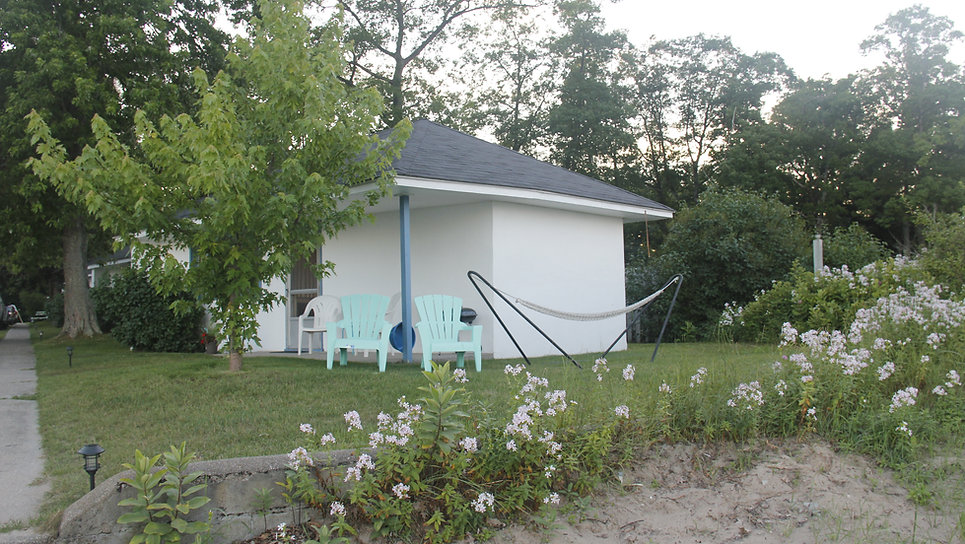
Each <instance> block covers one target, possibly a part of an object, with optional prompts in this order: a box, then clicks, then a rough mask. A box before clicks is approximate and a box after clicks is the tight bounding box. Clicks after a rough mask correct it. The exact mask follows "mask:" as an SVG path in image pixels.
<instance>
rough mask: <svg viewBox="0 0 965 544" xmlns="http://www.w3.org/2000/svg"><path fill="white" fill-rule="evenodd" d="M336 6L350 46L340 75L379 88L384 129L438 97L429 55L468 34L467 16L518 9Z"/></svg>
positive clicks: (407, 1) (406, 3)
mask: <svg viewBox="0 0 965 544" xmlns="http://www.w3.org/2000/svg"><path fill="white" fill-rule="evenodd" d="M337 4H338V6H339V7H340V8H341V9H343V10H344V11H345V13H346V14H347V19H348V21H349V30H348V34H347V36H346V37H347V38H348V39H349V40H350V41H351V43H352V44H353V48H352V50H351V51H350V52H349V53H350V68H349V70H348V71H346V73H345V75H346V77H347V79H348V80H349V81H350V82H352V83H361V82H374V83H375V84H376V85H378V86H379V88H380V89H382V91H383V93H384V94H385V96H386V98H387V101H388V103H389V107H388V110H387V111H386V115H385V118H384V121H385V123H386V124H387V125H394V124H395V123H397V122H399V121H401V120H402V119H403V118H405V117H407V116H409V115H411V114H412V113H414V112H415V113H418V112H420V111H425V109H426V106H427V102H429V101H430V100H431V97H433V96H435V95H436V94H437V93H438V92H440V91H439V90H438V89H434V88H432V87H431V82H430V80H429V78H427V77H425V74H429V75H431V74H432V73H433V72H434V71H435V70H436V68H437V67H438V60H437V59H436V58H431V57H430V55H429V53H430V51H431V50H432V49H433V48H438V47H439V46H440V45H441V43H442V42H444V41H445V40H446V39H447V38H448V37H450V36H451V35H453V34H456V33H459V32H465V31H467V28H466V27H463V26H462V23H463V22H464V21H465V20H466V19H467V18H468V17H469V16H471V15H473V14H476V13H482V12H490V11H493V10H498V9H502V10H506V9H513V8H518V7H521V6H522V3H520V2H518V1H513V0H382V1H380V2H367V1H364V0H338V2H337ZM469 30H471V27H470V28H469ZM415 72H424V73H425V74H423V75H421V76H420V75H417V74H416V73H415ZM419 83H421V86H422V89H420V85H419ZM427 87H428V88H427ZM419 93H421V94H423V95H425V96H424V98H423V100H422V102H421V103H417V102H416V101H415V100H413V98H414V97H415V95H417V94H419Z"/></svg>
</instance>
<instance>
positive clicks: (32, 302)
mask: <svg viewBox="0 0 965 544" xmlns="http://www.w3.org/2000/svg"><path fill="white" fill-rule="evenodd" d="M46 302H47V297H46V296H44V294H43V293H38V292H36V291H21V292H20V306H19V309H20V315H21V316H22V317H23V319H24V321H27V320H29V319H30V316H32V315H34V314H35V313H37V312H38V311H39V310H43V309H44V304H46Z"/></svg>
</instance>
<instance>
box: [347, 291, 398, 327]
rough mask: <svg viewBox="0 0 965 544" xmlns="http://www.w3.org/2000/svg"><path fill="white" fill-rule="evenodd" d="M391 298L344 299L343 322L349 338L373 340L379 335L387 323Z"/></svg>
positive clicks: (350, 296)
mask: <svg viewBox="0 0 965 544" xmlns="http://www.w3.org/2000/svg"><path fill="white" fill-rule="evenodd" d="M388 307H389V297H387V296H384V295H345V296H343V297H342V315H343V321H345V322H346V323H347V326H346V331H347V336H351V337H360V338H371V337H376V336H378V335H379V332H380V331H381V330H382V324H383V323H384V322H385V312H386V310H387V309H388Z"/></svg>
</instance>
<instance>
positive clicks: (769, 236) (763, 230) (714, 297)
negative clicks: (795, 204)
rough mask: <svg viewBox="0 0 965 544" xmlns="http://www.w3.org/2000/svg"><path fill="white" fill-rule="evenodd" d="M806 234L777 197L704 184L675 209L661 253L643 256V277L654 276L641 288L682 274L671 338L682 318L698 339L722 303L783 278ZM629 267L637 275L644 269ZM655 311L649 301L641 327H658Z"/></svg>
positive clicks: (802, 252)
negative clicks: (693, 200)
mask: <svg viewBox="0 0 965 544" xmlns="http://www.w3.org/2000/svg"><path fill="white" fill-rule="evenodd" d="M808 239H809V237H808V235H807V234H806V233H805V231H804V222H803V221H802V220H801V219H800V218H798V217H797V216H796V215H795V214H794V213H793V211H792V210H791V209H790V208H789V207H787V206H785V205H784V204H781V203H780V202H778V201H777V200H774V199H770V198H767V197H764V196H761V195H758V194H754V193H747V192H743V191H735V190H728V191H721V190H714V189H711V190H709V191H706V192H705V193H704V194H703V195H701V198H700V203H699V204H698V205H697V206H694V207H692V208H687V209H684V210H682V211H681V212H680V213H679V214H678V216H677V218H676V219H675V220H674V223H673V224H672V225H671V227H670V232H669V233H668V235H667V238H666V241H665V242H664V244H663V246H662V247H661V249H660V253H661V255H660V256H659V257H658V258H656V259H651V260H649V261H648V262H646V263H644V266H647V267H653V269H654V271H653V272H651V273H649V276H650V277H652V278H653V279H655V280H656V282H657V283H656V284H655V285H648V286H647V287H646V289H644V290H653V289H656V288H658V287H659V286H660V285H661V284H662V283H663V282H665V281H666V280H667V279H668V278H669V277H670V276H671V275H673V274H676V273H680V274H683V276H684V283H683V287H682V288H681V290H680V296H679V298H678V300H677V306H676V307H675V309H674V315H673V317H672V318H671V325H670V326H671V329H670V330H671V335H672V336H671V337H679V335H680V331H681V330H682V327H683V326H684V325H685V324H686V323H688V322H689V323H690V324H691V328H692V330H693V331H694V332H695V333H696V336H697V337H698V338H709V337H710V336H711V335H712V334H713V332H714V330H715V328H716V325H717V321H718V318H719V316H720V312H721V310H722V309H723V308H724V304H725V303H728V302H734V301H736V302H737V303H738V304H740V305H743V304H744V303H746V302H749V301H750V300H752V299H753V297H754V294H755V293H757V292H759V291H760V290H762V289H765V288H767V287H769V286H770V285H771V283H772V282H773V281H774V280H780V279H784V278H785V277H787V274H788V272H789V271H790V270H791V267H792V265H793V264H794V263H795V262H797V261H800V260H802V259H803V258H804V257H805V256H806V255H808V253H809V250H810V244H809V243H808ZM638 266H639V265H638ZM631 273H632V274H635V275H636V277H641V278H646V277H647V275H648V274H647V273H646V272H637V271H634V272H631ZM630 288H631V287H630V286H629V284H628V290H629V289H630ZM634 288H636V287H635V286H634ZM667 298H668V300H667V301H666V302H667V303H669V297H667ZM664 308H665V306H664ZM662 315H663V312H661V311H660V309H659V308H658V307H654V308H652V309H651V311H650V313H649V315H648V318H647V319H648V320H649V322H648V328H653V327H659V324H660V322H661V321H662ZM658 330H659V329H658Z"/></svg>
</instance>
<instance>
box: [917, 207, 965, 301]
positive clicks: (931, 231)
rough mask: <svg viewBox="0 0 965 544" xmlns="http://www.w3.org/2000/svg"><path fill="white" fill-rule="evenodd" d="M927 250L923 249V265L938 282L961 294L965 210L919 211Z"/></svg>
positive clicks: (964, 285) (964, 283) (964, 268)
mask: <svg viewBox="0 0 965 544" xmlns="http://www.w3.org/2000/svg"><path fill="white" fill-rule="evenodd" d="M916 221H917V222H918V224H919V225H920V226H921V227H922V234H923V235H924V237H925V246H926V247H927V249H926V250H925V251H923V252H922V254H921V258H920V259H919V260H920V261H921V265H922V268H924V269H925V271H926V272H928V273H929V274H930V275H931V276H932V277H933V278H934V279H935V281H936V282H937V283H940V284H941V285H944V286H945V287H948V288H949V289H951V290H952V291H955V292H958V293H961V292H962V291H963V290H965V289H963V288H965V272H963V271H965V209H963V210H962V212H961V213H959V214H938V215H934V216H931V215H926V214H919V215H918V216H917V217H916Z"/></svg>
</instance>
